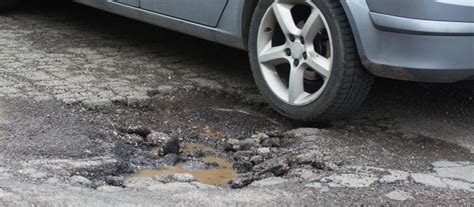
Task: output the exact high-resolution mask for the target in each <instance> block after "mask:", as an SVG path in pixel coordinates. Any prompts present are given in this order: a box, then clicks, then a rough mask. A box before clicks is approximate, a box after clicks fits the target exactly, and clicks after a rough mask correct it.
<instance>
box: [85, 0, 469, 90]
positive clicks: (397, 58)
mask: <svg viewBox="0 0 474 207" xmlns="http://www.w3.org/2000/svg"><path fill="white" fill-rule="evenodd" d="M76 1H77V2H79V3H83V4H86V5H89V6H93V7H96V8H100V9H103V10H106V11H109V12H113V13H116V14H120V15H123V16H127V17H130V18H133V19H137V20H140V21H144V22H148V23H151V24H155V25H158V26H161V27H165V28H168V29H172V30H175V31H178V32H182V33H185V34H189V35H193V36H196V37H200V38H204V39H207V40H210V41H214V42H218V43H222V44H225V45H228V46H232V47H236V48H240V49H246V48H247V47H248V46H247V35H248V31H249V28H248V27H249V22H250V19H251V14H252V12H253V9H254V6H255V5H256V1H255V0H206V1H205V2H204V4H203V5H202V6H203V8H206V9H209V10H210V12H209V13H212V14H210V15H207V14H206V15H203V14H202V12H203V11H204V10H200V11H199V9H198V10H196V11H197V14H184V13H188V12H189V13H191V12H193V11H194V10H193V9H190V8H186V6H187V4H189V5H195V3H194V1H196V0H142V2H141V6H142V7H143V2H147V3H149V5H150V7H153V8H154V9H153V10H155V11H149V10H145V9H141V8H136V2H134V0H116V1H112V0H76ZM117 1H120V2H122V3H119V2H117ZM175 1H176V2H175ZM224 1H226V2H225V3H226V5H223V2H224ZM151 2H156V3H153V4H152V3H151ZM166 2H168V7H162V8H159V7H160V6H159V3H161V4H162V5H166V4H164V3H166ZM172 2H174V3H172ZM186 2H189V3H186ZM209 2H217V3H218V4H216V5H210V4H207V3H209ZM340 2H341V4H342V6H343V8H344V10H345V12H346V14H347V16H348V19H349V22H350V25H351V27H352V30H353V34H354V38H355V40H356V44H357V48H358V51H359V56H360V58H361V61H362V63H363V64H364V66H365V67H366V68H367V69H368V70H369V71H370V72H372V73H373V74H375V75H377V76H382V77H387V78H393V79H401V80H413V81H426V82H455V81H460V80H465V79H473V78H474V21H472V20H473V18H474V17H473V16H472V15H474V13H471V11H474V5H472V6H471V4H472V3H470V2H471V0H417V1H413V0H397V1H393V0H340ZM397 2H398V4H397ZM472 2H474V1H472ZM130 5H132V6H130ZM147 5H148V4H147ZM153 5H154V6H153ZM183 6H184V8H185V9H182V8H183ZM147 8H148V6H147ZM164 8H167V9H169V11H167V10H163V11H161V10H160V9H164ZM443 9H445V10H443ZM180 10H182V11H180ZM441 10H442V11H443V12H441V13H440V12H439V11H441ZM183 12H184V13H183ZM219 13H222V15H218V14H219ZM193 15H197V16H198V17H196V18H195V19H194V17H193ZM200 15H203V16H200Z"/></svg>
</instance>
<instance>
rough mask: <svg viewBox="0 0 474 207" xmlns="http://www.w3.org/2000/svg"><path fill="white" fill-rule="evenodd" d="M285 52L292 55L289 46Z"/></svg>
mask: <svg viewBox="0 0 474 207" xmlns="http://www.w3.org/2000/svg"><path fill="white" fill-rule="evenodd" d="M285 54H286V55H288V56H290V55H291V50H290V49H288V48H287V49H285Z"/></svg>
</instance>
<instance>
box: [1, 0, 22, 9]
mask: <svg viewBox="0 0 474 207" xmlns="http://www.w3.org/2000/svg"><path fill="white" fill-rule="evenodd" d="M20 2H21V0H0V11H5V10H10V9H13V8H15V7H17V6H18V5H19V4H20Z"/></svg>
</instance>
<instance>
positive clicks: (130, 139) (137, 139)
mask: <svg viewBox="0 0 474 207" xmlns="http://www.w3.org/2000/svg"><path fill="white" fill-rule="evenodd" d="M143 141H144V139H143V137H142V136H140V135H138V134H127V135H126V142H127V143H128V144H131V145H135V146H137V145H140V144H142V143H143Z"/></svg>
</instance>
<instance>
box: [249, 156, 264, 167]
mask: <svg viewBox="0 0 474 207" xmlns="http://www.w3.org/2000/svg"><path fill="white" fill-rule="evenodd" d="M263 161H264V159H263V157H262V156H260V155H256V156H252V157H251V158H250V162H252V164H253V165H258V164H260V163H262V162H263Z"/></svg>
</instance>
